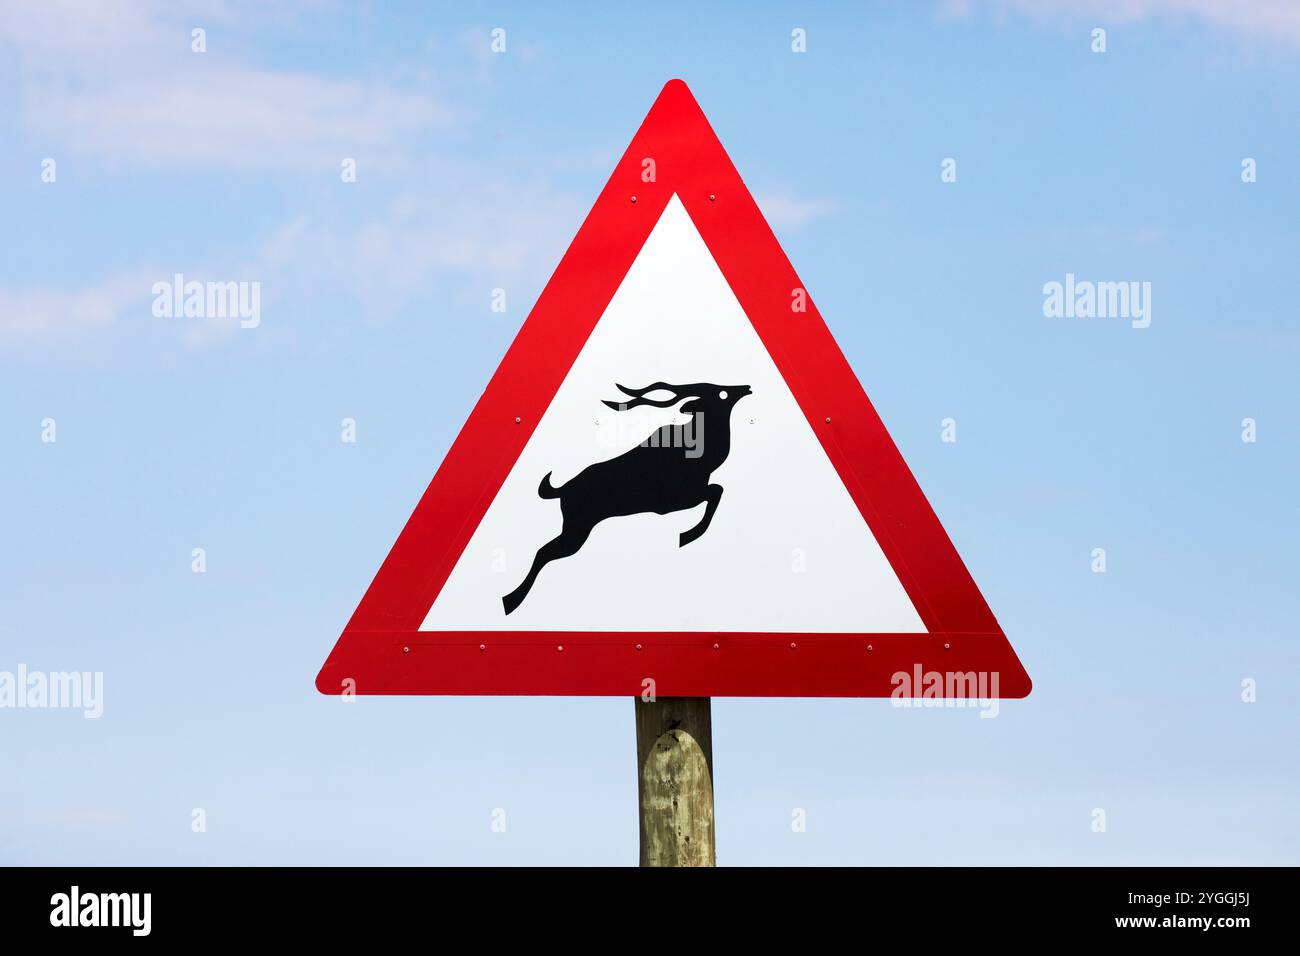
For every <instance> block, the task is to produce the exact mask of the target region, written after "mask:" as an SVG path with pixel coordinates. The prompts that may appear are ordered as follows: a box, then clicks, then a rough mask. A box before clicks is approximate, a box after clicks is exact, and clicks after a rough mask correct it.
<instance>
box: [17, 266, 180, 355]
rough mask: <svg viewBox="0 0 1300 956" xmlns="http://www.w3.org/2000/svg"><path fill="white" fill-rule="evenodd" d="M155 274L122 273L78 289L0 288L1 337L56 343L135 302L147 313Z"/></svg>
mask: <svg viewBox="0 0 1300 956" xmlns="http://www.w3.org/2000/svg"><path fill="white" fill-rule="evenodd" d="M154 278H156V277H155V276H153V275H151V274H146V273H143V272H140V273H123V274H119V275H114V276H110V277H108V278H106V279H104V280H102V281H100V282H97V283H94V284H92V285H88V286H86V287H84V288H80V289H59V288H40V287H37V288H27V289H4V288H0V339H3V340H9V341H14V340H34V341H43V342H54V343H57V342H61V341H66V340H67V339H69V338H73V337H76V336H78V335H80V334H81V333H84V332H87V331H91V330H94V329H96V328H102V327H105V326H108V325H111V324H112V323H113V322H114V321H116V320H117V318H118V317H119V316H120V315H121V314H122V313H123V311H125V310H126V309H127V308H128V307H129V306H131V305H133V304H136V305H141V306H142V308H143V309H144V310H145V311H146V312H147V310H148V307H149V287H150V284H151V283H152V282H153V281H154Z"/></svg>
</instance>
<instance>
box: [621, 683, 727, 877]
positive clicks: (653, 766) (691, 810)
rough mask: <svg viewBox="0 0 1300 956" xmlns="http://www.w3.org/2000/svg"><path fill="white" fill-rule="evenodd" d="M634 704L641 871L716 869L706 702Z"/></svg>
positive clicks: (690, 699)
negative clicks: (639, 809) (661, 868)
mask: <svg viewBox="0 0 1300 956" xmlns="http://www.w3.org/2000/svg"><path fill="white" fill-rule="evenodd" d="M633 704H634V705H635V707H636V767H637V788H636V789H637V796H638V798H639V800H640V804H641V865H642V866H716V865H717V850H716V847H715V844H714V834H713V720H712V716H711V714H710V711H709V698H708V697H661V698H659V699H658V700H652V701H644V700H642V699H641V698H640V697H636V698H633Z"/></svg>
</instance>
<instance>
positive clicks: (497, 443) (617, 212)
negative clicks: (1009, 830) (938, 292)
mask: <svg viewBox="0 0 1300 956" xmlns="http://www.w3.org/2000/svg"><path fill="white" fill-rule="evenodd" d="M646 158H651V159H653V160H654V161H655V171H656V181H655V182H650V183H647V182H643V181H642V169H643V160H644V159H646ZM674 193H675V194H676V195H677V196H678V197H679V198H680V199H681V201H682V203H683V205H684V206H685V208H686V211H687V213H688V214H689V215H690V217H691V219H692V221H693V222H694V224H695V226H696V228H697V229H698V230H699V232H700V235H701V236H702V237H703V239H704V242H705V244H706V245H707V246H708V248H709V250H710V251H711V252H712V253H713V256H714V258H715V260H716V261H717V264H718V266H719V268H720V269H721V270H722V274H723V276H725V277H726V279H727V281H728V283H729V284H730V286H731V289H732V291H733V292H734V293H735V295H736V298H737V299H738V300H739V302H740V305H741V307H742V308H743V309H744V311H745V314H746V315H747V316H748V317H749V319H750V321H751V322H752V323H753V325H754V328H755V330H756V331H757V332H758V335H759V337H760V338H761V339H762V341H763V343H764V344H765V345H766V347H767V349H768V352H769V353H770V354H771V356H772V358H773V360H774V361H775V362H776V365H777V367H778V369H780V371H781V373H782V375H783V376H784V377H785V380H786V383H787V384H788V385H789V387H790V389H791V391H792V392H793V393H794V396H795V399H796V400H797V401H798V403H799V406H800V408H801V409H802V410H803V412H804V414H805V415H806V416H807V417H808V421H809V423H810V424H811V425H812V427H813V430H814V432H815V433H816V434H817V436H818V438H819V439H820V441H821V443H822V447H823V448H824V449H825V450H826V454H827V455H828V456H829V457H830V459H831V462H832V463H833V464H834V466H835V468H836V470H837V471H838V472H839V474H840V476H841V478H843V480H844V483H845V485H846V487H847V488H848V490H849V492H850V494H851V495H852V497H853V500H854V502H856V504H857V506H858V508H859V509H860V510H861V512H862V515H863V518H864V519H865V520H866V521H867V523H868V524H869V525H870V527H871V529H872V531H873V532H874V534H875V536H876V538H877V540H878V541H879V542H880V546H881V548H882V549H883V550H884V553H885V555H886V557H887V558H888V559H889V561H890V563H891V564H892V565H893V567H894V570H895V571H896V573H897V574H898V576H899V579H900V580H901V582H902V584H903V587H904V588H905V589H906V591H907V593H908V595H909V596H910V597H911V599H912V602H913V604H914V605H915V606H916V609H917V611H918V613H919V614H920V616H921V619H922V621H923V622H924V623H925V626H926V628H927V629H928V631H929V633H927V634H861V635H853V634H782V633H758V634H750V633H721V634H720V633H712V632H710V633H681V632H673V633H603V632H552V631H542V632H520V631H508V632H507V631H502V632H496V631H493V632H483V631H463V632H460V631H458V632H446V631H439V632H425V631H420V630H419V627H420V625H421V624H422V623H423V621H424V618H425V615H426V614H427V613H428V610H429V608H430V607H431V606H432V604H433V601H434V599H435V598H436V596H437V594H438V592H439V591H440V590H441V588H442V586H443V584H444V583H445V582H446V580H447V577H448V576H449V575H450V574H451V571H452V568H454V567H455V565H456V562H457V560H458V559H459V558H460V555H461V553H462V552H463V551H464V549H465V547H466V546H467V544H468V543H469V540H470V537H471V536H472V535H473V532H474V530H475V529H476V528H477V527H478V524H479V522H480V521H481V520H482V518H483V515H484V513H485V512H486V511H487V508H488V506H489V505H490V504H491V502H492V499H493V498H494V497H495V495H496V492H497V490H498V489H500V487H501V485H502V484H503V483H504V481H505V479H506V476H507V475H508V474H509V473H510V470H511V468H512V467H513V466H514V464H515V461H516V460H517V459H518V457H519V455H520V453H521V452H522V451H523V448H524V446H525V444H526V443H527V442H528V439H529V436H530V435H531V434H532V431H533V428H534V427H535V426H536V424H537V422H538V421H539V419H540V418H541V416H542V414H543V413H544V412H545V410H546V408H547V407H548V406H549V404H550V402H551V399H552V398H553V397H554V395H555V393H556V392H557V391H558V390H559V387H560V384H561V382H562V381H563V379H564V377H565V375H566V374H567V373H568V371H569V368H570V366H571V365H572V364H573V362H574V360H575V359H576V358H577V356H578V353H579V352H580V351H581V350H582V347H583V345H584V344H585V343H586V341H587V337H588V336H589V335H590V333H591V331H592V329H593V328H594V327H595V325H596V322H597V321H598V320H599V319H600V317H601V315H602V314H603V313H604V311H605V308H606V306H607V305H608V304H609V301H610V299H611V298H612V297H613V295H614V292H615V290H616V289H617V288H618V286H619V284H620V283H621V282H622V280H623V277H624V276H625V275H626V274H627V271H628V269H629V268H630V267H631V265H632V262H633V261H634V260H635V258H636V256H637V254H638V253H639V252H640V250H641V247H642V245H643V244H644V243H645V240H646V239H647V237H648V236H649V234H650V231H651V230H652V229H653V227H654V225H655V224H656V223H657V222H658V221H659V217H660V215H661V214H662V213H663V211H664V208H665V206H666V205H667V203H668V201H669V199H670V198H671V197H672V196H673V194H674ZM632 197H635V200H633V198H632ZM796 288H803V284H802V283H801V282H800V281H799V277H798V276H797V275H796V274H795V271H794V268H793V267H792V266H791V265H790V262H789V260H787V259H786V257H785V254H784V253H783V252H782V251H781V247H780V244H779V243H778V242H777V240H776V237H775V236H774V235H773V234H772V230H771V228H770V227H769V226H768V224H767V222H766V220H765V219H764V218H763V215H762V213H761V212H760V211H759V209H758V206H757V205H756V204H755V202H754V200H753V197H751V196H750V194H749V191H748V190H747V189H746V188H745V184H744V182H743V181H742V180H741V178H740V175H739V174H738V173H737V171H736V169H735V167H734V166H733V165H732V164H731V160H730V159H729V158H728V156H727V154H726V151H725V150H724V149H723V148H722V144H721V143H720V142H719V141H718V138H717V136H716V135H714V132H713V129H712V128H711V127H710V126H709V122H708V120H707V119H706V118H705V116H704V114H703V112H702V111H701V110H700V107H699V105H698V104H697V103H696V102H695V98H694V97H693V96H692V95H691V92H690V90H689V89H687V86H686V84H685V83H683V82H682V81H681V80H673V81H671V82H669V83H668V84H667V85H666V86H665V87H664V89H663V91H662V92H661V93H660V94H659V97H658V99H657V100H655V103H654V106H653V107H651V109H650V112H649V114H648V115H647V116H646V118H645V121H644V122H643V123H642V124H641V128H640V129H639V130H638V131H637V133H636V136H635V137H633V139H632V143H631V145H629V146H628V149H627V152H625V153H624V154H623V158H622V159H621V160H620V161H619V163H618V166H617V168H616V169H615V170H614V174H613V175H612V176H611V177H610V179H609V182H608V183H607V184H606V186H605V188H604V190H603V191H602V192H601V194H600V197H599V198H598V199H597V200H596V204H595V206H594V207H593V208H592V210H591V213H590V214H589V215H588V216H587V219H586V221H585V222H584V223H583V224H582V228H581V229H579V230H578V234H577V236H576V237H575V238H574V240H573V243H572V244H571V245H570V246H569V249H568V251H567V252H566V253H565V255H564V258H563V259H562V260H561V261H560V264H559V266H558V267H557V268H556V270H555V274H554V275H553V276H552V277H551V280H550V282H549V283H547V285H546V288H545V289H544V290H543V292H542V294H541V296H540V297H539V298H538V300H537V304H536V305H535V306H534V308H533V311H532V312H531V314H530V315H529V316H528V319H527V321H525V322H524V324H523V326H522V328H520V330H519V334H518V335H517V336H516V337H515V340H514V342H513V344H512V345H511V346H510V349H509V351H507V352H506V355H505V358H504V359H502V361H501V365H500V367H499V368H498V369H497V371H496V374H495V375H493V376H492V380H491V382H489V383H488V387H487V389H486V391H484V393H483V397H482V398H481V399H479V402H478V404H477V405H476V406H475V407H474V410H473V412H472V413H471V414H470V417H469V420H468V421H467V422H466V423H465V426H464V427H463V428H462V429H461V432H460V435H459V436H458V437H457V438H456V441H455V443H454V444H453V445H452V447H451V450H450V451H449V452H448V453H447V457H446V459H445V460H444V461H443V463H442V466H441V467H440V468H439V469H438V472H437V474H436V475H434V477H433V480H432V481H431V482H430V483H429V487H428V488H427V489H426V491H425V493H424V495H423V497H421V499H420V502H419V504H418V505H417V506H416V508H415V512H414V514H412V515H411V518H410V520H409V521H408V522H407V523H406V527H405V528H403V530H402V533H401V535H400V536H399V537H398V539H397V542H396V543H395V544H394V545H393V548H392V550H391V551H390V552H389V554H388V557H387V559H386V560H385V561H384V563H383V565H382V566H381V567H380V569H379V573H378V574H377V575H376V576H375V579H374V581H373V582H372V583H371V585H370V587H369V589H368V590H367V591H366V593H365V596H364V597H363V598H362V600H361V604H360V605H359V606H358V607H357V610H356V612H355V613H354V614H353V615H352V619H351V620H350V621H349V622H348V625H347V627H346V628H345V629H344V631H343V634H342V636H341V637H340V638H339V640H338V643H337V644H336V645H335V647H334V650H333V651H332V652H331V653H330V656H329V658H328V659H327V660H326V662H325V665H324V666H323V667H322V668H321V671H320V674H319V675H318V676H317V678H316V686H317V688H318V689H319V690H320V691H321V692H322V693H325V694H339V693H344V692H348V691H351V692H355V693H362V694H365V693H368V694H471V695H472V694H484V695H491V694H538V695H541V694H565V695H600V696H635V695H639V694H641V693H642V691H643V688H644V686H645V685H644V684H643V681H644V680H645V679H646V678H652V679H653V680H654V681H655V691H656V693H657V694H658V695H660V696H691V697H721V696H759V697H795V696H811V697H859V696H863V697H887V696H892V695H894V694H895V692H896V688H897V687H898V681H897V680H896V679H895V675H897V674H900V673H904V674H907V675H909V676H911V675H915V674H916V673H917V670H916V669H917V668H918V667H919V668H920V672H921V673H923V674H928V673H931V672H938V673H940V674H947V673H958V674H966V673H970V672H975V673H976V674H987V675H997V686H996V689H994V688H993V687H992V684H991V683H989V684H988V685H986V686H987V688H988V690H987V691H985V695H987V696H1000V697H1024V696H1025V695H1026V694H1028V693H1029V690H1030V686H1031V685H1030V680H1029V676H1028V674H1026V673H1025V670H1024V668H1023V667H1022V666H1021V664H1020V661H1019V660H1018V659H1017V657H1016V655H1015V652H1014V651H1013V650H1012V649H1011V645H1010V644H1009V643H1008V641H1007V639H1006V637H1005V636H1004V635H1003V633H1002V629H1001V628H1000V627H999V626H998V623H997V621H996V620H995V619H994V617H993V614H992V612H991V611H990V610H989V608H988V605H987V604H986V603H985V601H984V598H983V596H982V595H981V594H980V592H979V589H978V588H977V587H976V586H975V582H974V581H973V580H972V579H971V576H970V574H969V572H967V570H966V567H965V565H964V564H963V563H962V561H961V558H960V557H958V555H957V552H956V549H954V548H953V546H952V543H951V542H950V541H949V540H948V536H947V534H946V533H945V532H944V530H943V527H942V526H941V525H940V524H939V520H938V518H937V517H936V516H935V514H934V511H933V510H932V509H931V508H930V505H929V503H928V502H927V501H926V499H925V495H924V494H923V493H922V491H921V489H920V487H919V486H918V485H917V483H916V480H915V479H914V478H913V477H912V473H911V471H910V470H909V469H908V467H907V465H906V463H905V462H904V461H903V458H902V456H901V455H900V454H899V452H898V449H897V448H896V447H895V446H894V443H893V440H892V439H891V438H890V437H889V434H888V432H887V431H886V430H885V426H884V424H883V423H882V422H881V420H880V418H879V416H877V414H876V412H875V409H874V408H873V407H872V405H871V402H870V400H869V399H868V398H867V395H866V393H865V392H864V391H863V390H862V386H861V385H860V384H859V383H858V380H857V378H856V376H854V374H853V370H852V369H851V368H850V367H849V364H848V362H847V361H846V360H845V358H844V356H843V355H842V354H841V352H840V350H839V347H838V346H837V345H836V344H835V340H834V339H833V338H832V337H831V334H830V331H829V330H828V329H827V328H826V325H825V323H824V322H823V321H822V319H821V316H820V314H819V313H818V312H817V309H816V306H815V305H813V303H812V301H811V299H810V298H809V299H808V300H807V311H806V312H800V313H796V312H793V311H792V309H791V300H792V290H794V289H796ZM916 693H917V695H918V696H919V694H920V688H916Z"/></svg>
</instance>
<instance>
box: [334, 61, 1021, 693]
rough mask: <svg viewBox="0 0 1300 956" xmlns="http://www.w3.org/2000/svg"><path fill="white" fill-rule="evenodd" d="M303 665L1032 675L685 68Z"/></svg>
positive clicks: (448, 675)
mask: <svg viewBox="0 0 1300 956" xmlns="http://www.w3.org/2000/svg"><path fill="white" fill-rule="evenodd" d="M647 681H652V682H653V684H648V683H647ZM316 685H317V687H318V688H319V689H320V691H321V692H322V693H326V694H338V693H362V694H366V693H369V694H575V695H576V694H583V695H610V696H614V695H617V696H634V695H639V694H642V693H643V692H644V691H645V690H646V689H647V688H650V687H652V688H653V691H654V693H656V694H657V695H661V696H700V697H711V696H712V697H716V696H909V697H911V696H918V697H919V696H945V697H946V696H968V697H974V696H979V697H1023V696H1025V695H1026V694H1028V693H1029V689H1030V682H1029V677H1028V675H1027V674H1026V673H1025V671H1024V668H1023V667H1022V666H1021V664H1020V662H1019V660H1018V659H1017V658H1016V655H1015V653H1014V651H1013V650H1012V649H1011V646H1010V644H1009V643H1008V642H1007V639H1006V637H1005V636H1004V635H1003V633H1002V630H1001V628H1000V627H999V626H998V623H997V621H996V620H995V619H994V617H993V614H992V613H991V612H990V611H989V608H988V606H987V604H986V603H985V602H984V599H983V597H982V596H981V595H980V592H979V590H978V588H976V586H975V583H974V581H972V580H971V577H970V575H969V573H968V572H967V571H966V568H965V566H964V565H963V564H962V562H961V559H960V558H959V557H958V556H957V553H956V551H955V550H954V548H953V546H952V543H951V542H950V541H949V540H948V537H947V535H946V534H945V533H944V531H943V528H942V527H941V526H940V524H939V521H938V519H937V518H936V517H935V515H934V512H933V511H932V510H931V509H930V506H929V504H928V503H927V502H926V500H925V496H924V495H923V494H922V493H921V490H920V488H919V487H918V486H917V484H916V481H915V479H914V478H913V477H912V474H911V472H910V471H909V470H908V468H907V465H906V464H905V463H904V462H903V459H902V457H901V456H900V455H899V453H898V450H897V449H896V448H895V447H894V444H893V442H892V441H891V439H890V438H889V435H888V433H887V432H886V431H885V427H884V425H883V424H882V423H881V421H880V419H879V417H877V415H876V413H875V410H874V409H873V408H872V406H871V403H870V401H869V400H868V399H867V396H866V394H865V393H864V392H863V390H862V387H861V385H859V383H858V381H857V379H856V377H855V376H854V374H853V371H852V370H851V369H850V367H849V365H848V363H847V362H846V361H845V359H844V356H843V355H842V354H841V353H840V351H839V348H838V347H837V346H836V344H835V341H834V339H832V338H831V335H830V332H829V331H828V330H827V328H826V326H825V324H824V323H823V322H822V320H821V317H820V315H819V314H818V312H817V309H816V307H815V306H814V305H813V303H812V300H811V298H810V297H809V296H808V294H807V292H806V290H805V289H804V288H803V285H802V283H800V281H799V278H798V276H796V275H795V272H794V269H793V268H792V267H791V266H790V263H789V262H788V261H787V260H786V258H785V255H784V253H782V251H781V248H780V246H779V245H778V243H777V241H776V237H775V236H773V234H772V231H771V229H770V228H768V225H767V223H766V221H765V220H764V219H763V216H762V214H761V213H760V211H759V209H758V207H757V206H756V205H755V203H754V200H753V198H752V197H751V196H750V195H749V192H748V190H746V188H745V185H744V183H743V182H742V181H741V179H740V176H739V174H738V173H737V172H736V170H735V168H734V167H733V166H732V164H731V161H730V159H728V157H727V154H726V152H725V151H724V150H723V148H722V145H721V144H720V143H719V142H718V139H717V137H716V136H715V135H714V133H713V130H712V129H711V128H710V126H709V124H708V121H707V120H706V119H705V117H704V114H703V113H702V112H701V111H700V108H699V106H698V105H697V104H696V102H695V99H694V98H693V97H692V96H691V93H690V91H689V90H688V89H687V88H686V84H684V83H682V82H681V81H678V80H674V81H672V82H670V83H669V84H668V85H667V86H665V87H664V90H663V92H662V93H661V94H660V96H659V98H658V99H657V100H656V101H655V104H654V106H653V107H652V108H651V110H650V113H649V115H648V116H647V117H646V119H645V122H644V123H643V124H642V125H641V128H640V130H638V132H637V134H636V136H635V138H634V139H633V140H632V144H631V146H629V147H628V150H627V152H626V153H625V154H624V155H623V158H622V160H620V162H619V164H618V167H617V168H616V169H615V171H614V175H613V176H612V177H611V178H610V180H609V183H608V184H607V185H606V186H605V189H604V190H603V191H602V193H601V195H600V198H599V199H598V200H597V201H596V205H595V207H594V208H593V209H592V211H591V213H590V215H588V217H587V219H586V221H585V222H584V223H583V225H582V228H581V229H580V230H579V231H578V235H577V236H576V237H575V238H574V240H573V243H572V244H571V245H570V247H569V250H568V252H567V253H566V254H565V256H564V258H563V259H562V260H561V261H560V265H559V267H558V268H557V269H556V271H555V274H554V276H552V278H551V281H550V282H549V283H548V284H547V286H546V288H545V290H544V291H543V292H542V295H541V297H540V298H539V299H538V301H537V304H536V306H535V307H534V308H533V311H532V313H531V314H530V315H529V317H528V319H527V321H526V322H525V323H524V325H523V327H522V328H521V329H520V331H519V334H518V336H517V337H516V338H515V341H514V343H513V344H512V345H511V347H510V350H509V351H508V352H507V353H506V356H505V358H504V359H503V360H502V362H501V365H500V367H499V368H498V369H497V371H496V374H495V375H494V376H493V377H492V380H491V382H490V383H489V384H488V387H487V390H486V391H485V392H484V393H483V397H482V398H481V399H480V400H479V403H478V405H477V406H475V408H474V411H473V412H472V413H471V415H470V418H469V421H467V422H466V423H465V426H464V428H463V429H462V430H461V433H460V435H459V437H457V439H456V441H455V443H454V444H453V445H452V447H451V450H450V451H449V452H448V454H447V457H446V459H445V460H444V462H443V464H442V466H441V467H440V468H439V469H438V472H437V474H436V475H435V476H434V478H433V481H432V482H431V483H430V484H429V487H428V489H427V490H426V491H425V493H424V496H423V497H422V498H421V499H420V502H419V504H418V505H417V506H416V509H415V513H414V514H413V515H412V516H411V519H410V521H408V522H407V525H406V527H405V528H404V529H403V531H402V533H401V535H400V536H399V538H398V539H397V543H396V544H394V545H393V548H392V551H391V552H390V553H389V555H388V558H387V560H385V561H384V564H383V566H382V567H381V568H380V570H379V574H378V575H377V576H376V577H375V580H374V582H373V583H372V584H371V585H370V588H369V590H368V591H367V592H366V594H365V597H364V598H363V599H362V601H361V604H360V606H359V607H358V608H357V610H356V613H355V614H353V616H352V619H351V621H349V622H348V625H347V628H346V629H345V630H344V632H343V635H342V636H341V637H340V638H339V641H338V644H337V645H336V646H335V648H334V650H333V652H332V653H331V654H330V656H329V659H328V660H327V661H326V662H325V666H324V667H323V668H322V669H321V672H320V674H319V676H318V677H317V680H316Z"/></svg>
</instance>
